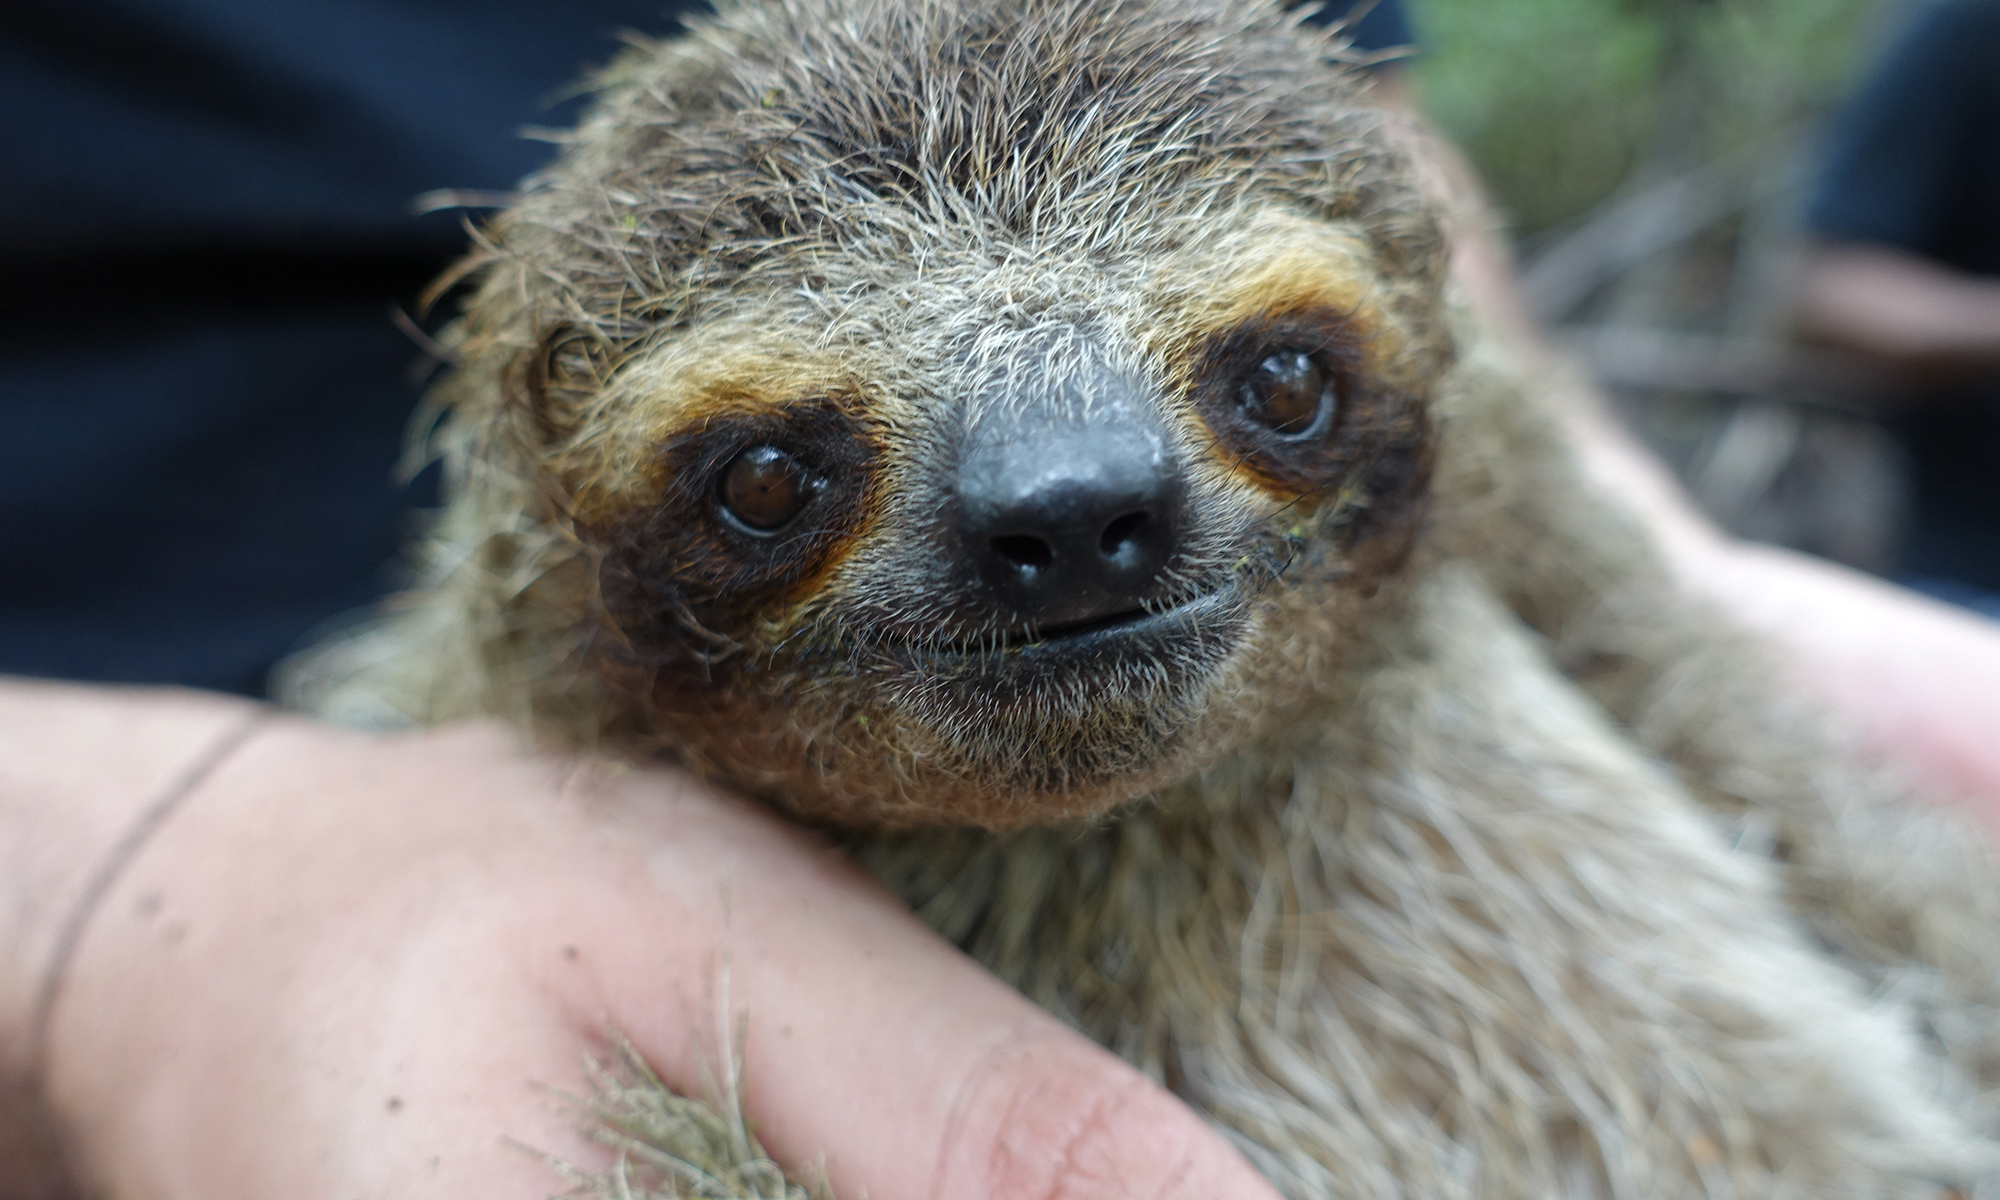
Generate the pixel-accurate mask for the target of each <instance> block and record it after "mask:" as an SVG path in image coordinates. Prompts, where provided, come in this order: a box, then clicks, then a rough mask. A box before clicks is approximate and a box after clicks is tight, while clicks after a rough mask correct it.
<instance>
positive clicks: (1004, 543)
mask: <svg viewBox="0 0 2000 1200" xmlns="http://www.w3.org/2000/svg"><path fill="white" fill-rule="evenodd" d="M993 553H995V554H997V555H999V556H1000V557H1001V558H1004V559H1006V560H1007V561H1008V562H1010V563H1013V564H1014V565H1015V566H1017V567H1023V568H1026V569H1028V570H1031V571H1042V570H1046V569H1047V568H1048V566H1049V564H1050V563H1053V562H1054V561H1055V560H1056V552H1055V551H1054V550H1051V549H1050V548H1049V544H1048V543H1047V542H1045V541H1043V540H1042V539H1040V538H1037V537H1025V536H1014V537H997V538H994V539H993Z"/></svg>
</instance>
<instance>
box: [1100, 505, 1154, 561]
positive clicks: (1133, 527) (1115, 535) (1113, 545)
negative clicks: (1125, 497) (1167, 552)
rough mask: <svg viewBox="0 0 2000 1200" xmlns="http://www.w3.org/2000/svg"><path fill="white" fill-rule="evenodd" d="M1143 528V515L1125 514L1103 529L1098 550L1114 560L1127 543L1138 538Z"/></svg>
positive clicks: (1144, 523)
mask: <svg viewBox="0 0 2000 1200" xmlns="http://www.w3.org/2000/svg"><path fill="white" fill-rule="evenodd" d="M1145 527H1146V514H1145V513H1143V512H1135V513H1126V514H1125V515H1124V516H1122V517H1120V518H1118V519H1117V520H1115V521H1113V522H1111V524H1109V525H1106V526H1105V527H1104V536H1103V537H1102V538H1099V539H1098V542H1097V546H1098V549H1100V550H1102V551H1104V553H1105V555H1106V556H1107V557H1111V558H1115V557H1117V556H1118V554H1119V553H1120V552H1122V551H1123V550H1124V549H1125V546H1126V544H1127V543H1129V542H1131V541H1133V540H1134V539H1136V538H1137V537H1138V536H1139V531H1140V530H1141V529H1144V528H1145Z"/></svg>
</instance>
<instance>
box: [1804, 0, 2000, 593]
mask: <svg viewBox="0 0 2000 1200" xmlns="http://www.w3.org/2000/svg"><path fill="white" fill-rule="evenodd" d="M1807 224H1808V225H1809V226H1810V228H1811V229H1812V230H1813V231H1814V232H1815V233H1816V234H1818V235H1819V236H1821V237H1824V238H1828V239H1831V240H1835V241H1849V242H1866V243H1875V244H1881V245H1885V246H1889V247H1893V248H1896V249H1900V250H1905V251H1908V252H1910V253H1912V254H1917V255H1921V256H1923V257H1926V258H1930V259H1934V260H1936V261H1937V262H1939V263H1942V264H1944V265H1946V266H1949V267H1954V268H1956V269H1958V270H1961V271H1967V272H1971V273H1974V274H1979V275H1991V276H1997V277H2000V0H1934V2H1933V3H1930V4H1928V5H1927V6H1925V7H1924V8H1922V9H1920V10H1918V13H1917V15H1916V16H1915V18H1914V19H1913V20H1912V21H1911V22H1910V24H1909V25H1908V26H1907V28H1906V29H1905V30H1904V31H1903V34H1902V36H1901V37H1900V38H1899V39H1898V40H1897V41H1896V42H1895V44H1894V45H1892V46H1891V47H1890V48H1889V51H1888V53H1887V54H1886V55H1885V56H1884V57H1883V59H1882V61H1881V63H1880V65H1879V66H1878V67H1877V69H1876V71H1875V74H1874V75H1873V76H1872V77H1871V78H1870V80H1869V81H1868V82H1867V84H1866V85H1865V86H1863V87H1862V89H1861V90H1860V91H1859V92H1857V93H1856V94H1855V96H1854V98H1853V100H1852V101H1851V102H1850V103H1849V104H1848V105H1847V106H1846V108H1845V109H1844V110H1843V111H1842V112H1841V113H1840V114H1839V115H1838V117H1837V119H1836V121H1835V123H1834V125H1833V127H1832V128H1831V129H1830V130H1829V136H1828V138H1827V154H1826V161H1825V165H1824V168H1823V170H1822V172H1821V175H1820V179H1819V181H1818V186H1817V188H1816V190H1815V193H1814V195H1813V198H1812V201H1811V206H1810V208H1809V210H1808V212H1807ZM1905 407H1906V411H1905V412H1904V413H1903V414H1902V415H1899V416H1896V417H1894V418H1892V419H1890V420H1888V421H1887V422H1885V425H1886V427H1887V428H1888V429H1889V431H1890V432H1891V433H1892V434H1894V435H1895V436H1896V437H1897V439H1898V440H1899V441H1900V442H1901V443H1902V445H1903V447H1904V450H1905V451H1906V453H1907V456H1908V461H1909V464H1910V472H1911V489H1912V496H1911V514H1910V528H1909V533H1908V536H1907V539H1906V543H1905V545H1904V546H1903V548H1902V552H1901V554H1900V556H1899V559H1900V561H1899V563H1898V572H1899V574H1900V575H1901V576H1903V577H1904V578H1905V579H1906V581H1929V583H1930V584H1931V585H1932V586H1933V587H1934V586H1935V585H1936V584H1937V581H1956V582H1957V583H1958V585H1959V586H1960V587H1961V588H1966V587H1969V588H1972V589H1977V590H1978V591H1980V592H1984V593H1996V592H2000V381H1989V382H1987V383H1986V384H1984V385H1979V386H1972V387H1965V388H1960V389H1957V390H1956V391H1953V392H1942V393H1936V394H1932V395H1928V396H1924V397H1920V398H1919V399H1918V400H1917V401H1916V402H1914V403H1912V404H1909V405H1907V406H1905ZM1952 594H1953V595H1959V594H1967V595H1969V594H1973V593H1970V592H1965V593H1959V592H1954V593H1952ZM1972 607H1976V605H1973V606H1972Z"/></svg>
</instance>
